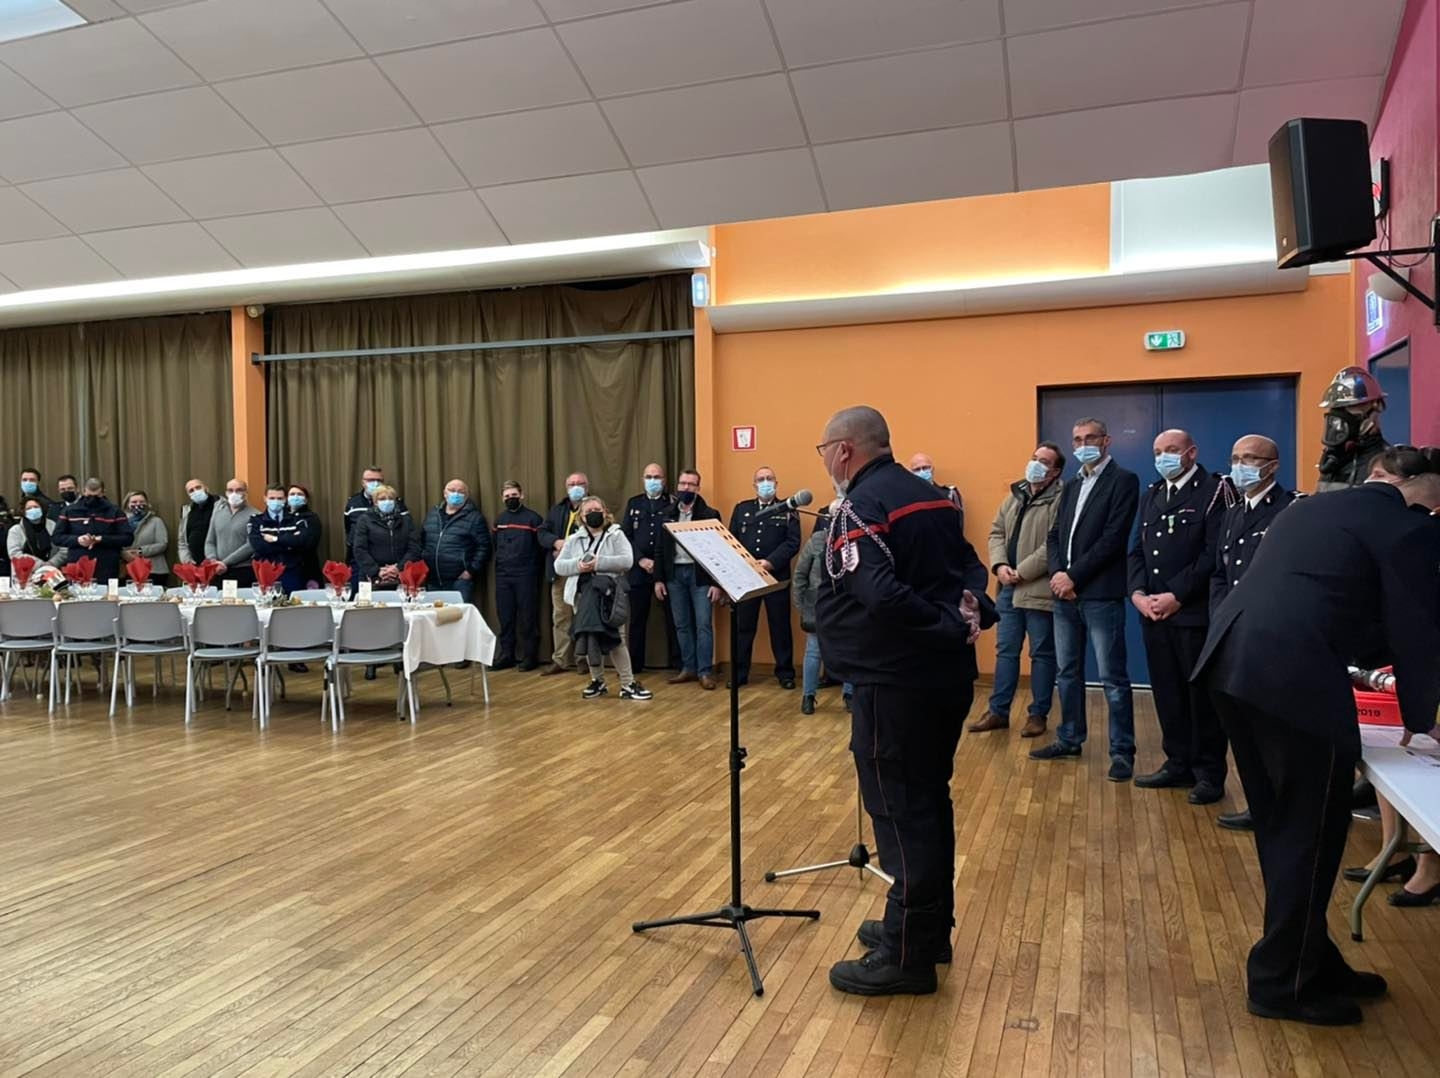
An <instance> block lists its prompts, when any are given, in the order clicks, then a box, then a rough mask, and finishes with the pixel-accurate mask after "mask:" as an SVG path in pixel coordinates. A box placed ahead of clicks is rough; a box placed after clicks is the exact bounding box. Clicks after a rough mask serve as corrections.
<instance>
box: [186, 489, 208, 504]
mask: <svg viewBox="0 0 1440 1078" xmlns="http://www.w3.org/2000/svg"><path fill="white" fill-rule="evenodd" d="M208 497H210V495H209V494H207V493H206V491H205V488H204V487H201V488H200V489H199V490H192V491H191V492H190V500H191V501H192V502H194V503H195V504H196V505H204V504H205V499H206V498H208Z"/></svg>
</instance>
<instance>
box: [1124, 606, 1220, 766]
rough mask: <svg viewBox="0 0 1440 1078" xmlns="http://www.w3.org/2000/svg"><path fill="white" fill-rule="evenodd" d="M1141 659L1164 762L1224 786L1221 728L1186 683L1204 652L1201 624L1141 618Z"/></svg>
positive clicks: (1206, 699) (1196, 688)
mask: <svg viewBox="0 0 1440 1078" xmlns="http://www.w3.org/2000/svg"><path fill="white" fill-rule="evenodd" d="M1140 631H1141V633H1142V634H1143V635H1144V638H1145V656H1146V658H1147V659H1148V660H1149V663H1150V690H1151V692H1153V693H1154V694H1155V711H1156V714H1158V715H1159V717H1160V735H1161V745H1162V746H1163V748H1164V750H1165V759H1166V760H1168V761H1169V762H1170V763H1171V764H1172V765H1174V766H1175V767H1178V768H1183V769H1184V770H1186V771H1193V772H1194V773H1195V777H1196V778H1197V779H1205V780H1207V781H1209V782H1213V783H1214V784H1215V785H1216V786H1224V785H1225V774H1226V772H1227V771H1228V770H1229V766H1228V765H1227V764H1226V762H1225V729H1224V727H1222V726H1221V725H1220V719H1219V717H1218V716H1217V715H1216V714H1215V708H1214V707H1213V706H1212V705H1211V703H1210V694H1209V693H1207V692H1206V691H1205V689H1204V688H1203V687H1202V686H1200V685H1193V684H1191V682H1190V675H1191V674H1193V673H1194V672H1195V664H1196V663H1197V662H1198V661H1199V660H1200V653H1201V652H1202V651H1203V650H1204V649H1205V631H1206V627H1205V626H1204V625H1176V624H1173V623H1172V622H1169V621H1158V622H1157V621H1151V620H1149V619H1148V618H1142V619H1141V620H1140Z"/></svg>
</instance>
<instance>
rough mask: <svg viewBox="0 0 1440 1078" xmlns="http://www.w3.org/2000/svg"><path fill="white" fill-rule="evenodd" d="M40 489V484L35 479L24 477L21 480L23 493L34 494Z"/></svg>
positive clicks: (21, 491)
mask: <svg viewBox="0 0 1440 1078" xmlns="http://www.w3.org/2000/svg"><path fill="white" fill-rule="evenodd" d="M39 489H40V484H39V483H37V482H35V481H34V480H33V479H22V480H20V493H21V494H34V493H35V492H36V491H37V490H39Z"/></svg>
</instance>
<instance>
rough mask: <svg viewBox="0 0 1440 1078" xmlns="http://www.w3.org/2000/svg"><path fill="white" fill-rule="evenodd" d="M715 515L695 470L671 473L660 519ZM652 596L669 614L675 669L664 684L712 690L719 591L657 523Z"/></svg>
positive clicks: (669, 520)
mask: <svg viewBox="0 0 1440 1078" xmlns="http://www.w3.org/2000/svg"><path fill="white" fill-rule="evenodd" d="M719 519H720V510H718V509H712V508H711V507H710V505H709V504H708V503H707V502H706V501H705V499H704V498H702V497H701V496H700V473H699V472H697V471H696V470H695V469H694V468H686V469H685V470H684V471H682V472H681V473H680V474H679V476H677V477H676V479H675V500H674V502H673V503H671V505H670V506H669V508H667V509H666V511H665V516H664V519H663V520H662V524H670V523H677V524H678V523H688V522H690V521H694V520H719ZM655 597H656V598H657V599H660V600H661V601H662V602H664V603H666V604H667V605H668V606H669V607H670V609H671V610H672V611H673V612H674V615H675V635H676V637H677V638H678V643H679V647H680V672H679V673H678V674H676V675H674V676H673V677H672V678H670V681H669V684H671V685H684V684H686V683H687V682H691V681H698V682H699V683H700V688H701V689H703V690H705V691H706V692H710V691H712V690H713V689H714V688H715V630H714V617H713V615H714V606H715V604H716V603H718V602H720V601H721V600H723V599H724V597H725V595H724V593H723V592H722V591H721V590H720V589H719V588H718V587H716V586H715V582H714V581H713V580H711V579H710V574H708V573H707V572H705V570H704V569H702V568H700V566H698V565H696V564H695V559H694V558H693V557H691V556H690V552H689V551H687V550H686V549H685V548H684V547H682V546H681V545H680V544H679V543H677V542H675V537H674V536H673V535H671V534H670V533H669V532H668V531H665V530H663V529H662V530H661V532H660V548H659V556H658V557H657V559H656V564H655Z"/></svg>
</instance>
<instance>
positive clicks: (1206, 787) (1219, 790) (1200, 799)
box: [1185, 779, 1225, 805]
mask: <svg viewBox="0 0 1440 1078" xmlns="http://www.w3.org/2000/svg"><path fill="white" fill-rule="evenodd" d="M1224 796H1225V787H1223V786H1216V785H1215V784H1214V783H1213V782H1211V781H1210V780H1209V779H1201V780H1200V781H1199V782H1197V783H1196V784H1195V788H1194V789H1193V790H1191V791H1190V796H1189V797H1187V798H1186V799H1185V800H1187V801H1189V802H1190V804H1192V805H1213V804H1215V802H1216V801H1219V800H1220V799H1221V798H1222V797H1224Z"/></svg>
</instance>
